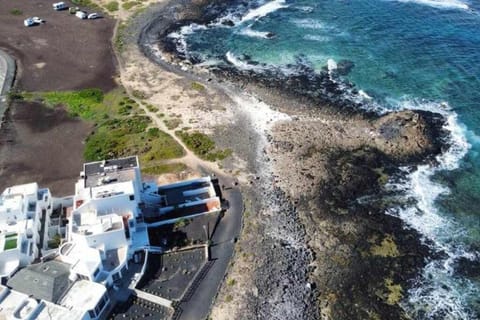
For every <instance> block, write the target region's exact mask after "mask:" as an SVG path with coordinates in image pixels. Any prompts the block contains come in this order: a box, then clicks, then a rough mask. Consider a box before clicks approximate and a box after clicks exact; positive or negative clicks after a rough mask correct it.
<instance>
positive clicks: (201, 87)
mask: <svg viewBox="0 0 480 320" xmlns="http://www.w3.org/2000/svg"><path fill="white" fill-rule="evenodd" d="M192 89H194V90H197V91H204V90H205V86H204V85H203V84H201V83H199V82H192Z"/></svg>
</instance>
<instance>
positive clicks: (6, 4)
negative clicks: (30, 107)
mask: <svg viewBox="0 0 480 320" xmlns="http://www.w3.org/2000/svg"><path fill="white" fill-rule="evenodd" d="M67 4H69V2H68V1H67ZM13 9H18V10H20V11H21V14H19V15H13V14H12V13H11V11H12V10H13ZM32 16H37V17H40V18H42V19H44V20H45V21H46V22H45V23H44V24H42V25H38V26H34V27H29V28H27V27H25V26H24V25H23V20H24V19H26V18H27V17H32ZM113 27H114V20H113V19H111V18H103V19H97V20H81V19H78V18H76V17H75V16H74V15H71V14H69V13H68V11H66V10H64V11H54V10H53V9H52V2H51V1H44V0H28V1H26V0H21V1H9V0H0V47H1V48H4V49H5V50H6V51H7V52H9V53H10V54H11V55H12V56H13V57H14V58H15V59H16V60H17V63H18V62H19V63H18V64H19V67H20V68H19V69H20V70H19V71H20V73H19V76H18V87H19V88H20V89H22V90H26V91H47V90H71V89H79V88H88V87H98V88H101V89H103V90H110V89H112V88H113V87H115V82H114V78H113V76H114V72H115V59H114V55H113V54H112V49H111V46H110V39H111V37H112V33H113Z"/></svg>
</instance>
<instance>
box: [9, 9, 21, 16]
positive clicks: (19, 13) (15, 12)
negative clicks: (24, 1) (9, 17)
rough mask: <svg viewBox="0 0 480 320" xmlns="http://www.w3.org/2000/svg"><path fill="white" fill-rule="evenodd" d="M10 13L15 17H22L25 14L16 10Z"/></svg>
mask: <svg viewBox="0 0 480 320" xmlns="http://www.w3.org/2000/svg"><path fill="white" fill-rule="evenodd" d="M10 13H11V14H13V15H14V16H20V15H22V14H23V11H22V10H20V9H17V8H15V9H12V10H10Z"/></svg>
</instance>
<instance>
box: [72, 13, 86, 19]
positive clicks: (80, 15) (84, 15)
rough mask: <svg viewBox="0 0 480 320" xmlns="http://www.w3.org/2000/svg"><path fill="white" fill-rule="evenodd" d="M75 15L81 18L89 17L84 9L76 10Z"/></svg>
mask: <svg viewBox="0 0 480 320" xmlns="http://www.w3.org/2000/svg"><path fill="white" fill-rule="evenodd" d="M75 15H76V16H77V18H80V19H87V13H86V12H84V11H77V12H75Z"/></svg>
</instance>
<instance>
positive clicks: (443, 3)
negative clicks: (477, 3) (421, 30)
mask: <svg viewBox="0 0 480 320" xmlns="http://www.w3.org/2000/svg"><path fill="white" fill-rule="evenodd" d="M396 1H399V2H413V3H418V4H422V5H426V6H430V7H434V8H440V9H462V10H468V9H470V7H469V6H468V4H467V3H466V2H465V1H460V0H396Z"/></svg>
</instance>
